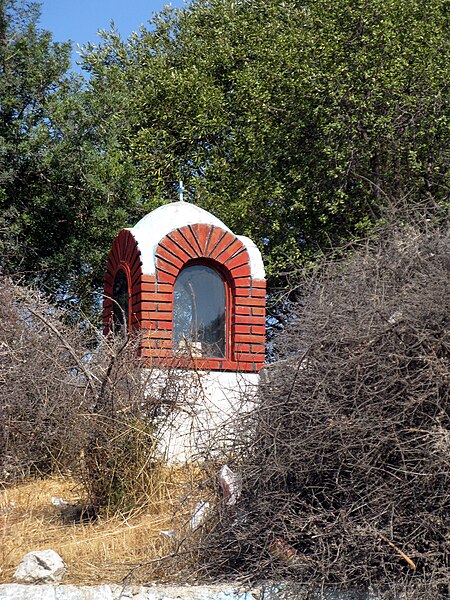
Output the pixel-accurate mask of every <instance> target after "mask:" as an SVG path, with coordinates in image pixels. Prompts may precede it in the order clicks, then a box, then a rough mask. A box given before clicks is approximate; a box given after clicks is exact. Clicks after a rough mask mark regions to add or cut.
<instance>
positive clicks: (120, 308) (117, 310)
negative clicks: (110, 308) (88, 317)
mask: <svg viewBox="0 0 450 600" xmlns="http://www.w3.org/2000/svg"><path fill="white" fill-rule="evenodd" d="M113 299H114V330H115V331H116V333H118V332H119V331H122V330H123V329H125V330H126V328H125V327H124V325H125V324H126V325H127V326H128V304H129V299H130V294H129V290H128V279H127V276H126V273H125V271H124V270H123V269H119V270H118V271H117V273H116V276H115V278H114V287H113Z"/></svg>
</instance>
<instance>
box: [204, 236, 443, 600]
mask: <svg viewBox="0 0 450 600" xmlns="http://www.w3.org/2000/svg"><path fill="white" fill-rule="evenodd" d="M278 344H279V351H280V352H281V353H282V356H283V359H282V360H280V361H279V362H277V363H275V364H273V365H271V366H270V367H268V368H267V370H266V376H265V380H264V381H263V383H262V385H261V397H260V404H259V405H258V407H257V409H256V410H255V411H254V412H253V413H252V414H251V415H250V418H249V419H247V420H246V421H244V422H243V423H242V428H243V434H242V435H241V436H240V437H239V438H238V439H240V441H241V443H240V445H239V444H237V447H236V451H235V460H236V465H237V468H238V469H239V470H240V471H241V472H242V475H243V492H242V497H241V500H240V502H239V504H238V505H237V507H232V508H228V509H226V507H225V508H223V509H222V510H221V512H220V514H217V515H216V517H217V518H216V519H215V521H212V522H211V523H210V526H209V527H208V528H206V527H205V529H206V531H205V533H204V537H203V539H202V544H201V547H200V549H199V552H200V555H201V556H202V557H203V560H204V566H203V570H204V571H203V572H204V574H205V575H208V576H211V575H212V576H217V575H220V574H223V573H227V574H228V575H229V576H230V575H232V576H236V575H238V574H239V575H240V576H248V577H249V578H250V579H259V578H263V579H267V578H269V579H270V578H275V579H279V578H284V577H287V578H292V579H295V580H297V581H302V582H308V583H309V584H311V586H313V588H315V589H316V590H317V589H320V587H321V586H323V585H325V586H335V585H338V586H340V587H344V588H352V589H354V590H355V589H356V590H357V589H366V590H367V589H368V588H370V587H372V589H375V590H378V594H379V597H383V598H388V597H398V596H397V595H396V594H397V591H398V589H402V590H403V593H404V594H405V596H402V597H405V598H408V599H410V598H420V599H423V598H438V597H447V595H448V593H449V589H448V582H449V579H450V571H449V542H450V538H449V535H450V533H449V532H450V514H449V510H450V502H449V500H450V486H449V483H450V482H449V450H450V432H449V377H450V368H449V358H450V238H449V236H448V234H444V235H442V234H439V233H417V232H416V230H415V229H414V228H408V229H406V230H404V231H402V232H400V233H398V232H397V233H395V232H389V231H388V232H384V233H383V234H382V235H381V236H380V238H379V239H378V241H375V242H374V241H372V242H367V243H365V244H364V245H362V247H360V248H359V249H358V250H357V251H355V252H354V253H353V255H352V256H351V257H350V258H346V259H345V260H343V261H341V262H340V263H339V264H336V263H334V264H330V265H328V267H326V268H323V269H321V270H320V271H318V272H317V273H316V275H315V276H313V277H312V278H310V279H309V282H308V284H307V285H306V289H305V294H304V296H303V299H302V301H301V302H299V303H298V305H297V307H296V309H295V311H294V315H293V320H292V323H291V325H290V327H289V328H288V329H286V331H285V332H284V333H283V334H282V335H281V337H280V338H279V340H278ZM249 432H252V434H251V435H250V436H249ZM202 548H204V550H202ZM396 590H397V591H396ZM308 597H309V596H308Z"/></svg>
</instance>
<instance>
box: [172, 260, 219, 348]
mask: <svg viewBox="0 0 450 600" xmlns="http://www.w3.org/2000/svg"><path fill="white" fill-rule="evenodd" d="M173 311H174V314H173V344H174V350H175V352H188V353H190V354H191V355H192V356H202V357H206V358H225V354H226V344H225V331H226V326H225V322H226V318H225V315H226V293H225V282H224V280H223V279H222V277H221V276H220V275H219V273H218V272H217V271H215V270H214V269H212V268H211V267H208V266H206V265H203V264H199V265H191V266H188V267H186V268H185V269H183V270H182V271H181V273H180V274H179V275H178V278H177V280H176V282H175V289H174V306H173Z"/></svg>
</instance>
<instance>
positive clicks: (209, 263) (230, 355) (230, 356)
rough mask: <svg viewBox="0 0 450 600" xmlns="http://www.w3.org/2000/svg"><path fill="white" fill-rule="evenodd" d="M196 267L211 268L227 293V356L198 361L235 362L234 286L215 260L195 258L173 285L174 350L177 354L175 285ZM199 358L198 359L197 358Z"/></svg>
mask: <svg viewBox="0 0 450 600" xmlns="http://www.w3.org/2000/svg"><path fill="white" fill-rule="evenodd" d="M195 266H205V267H209V268H210V269H211V270H212V271H214V272H215V273H217V275H218V276H219V277H220V279H221V280H222V283H223V285H224V291H225V294H224V295H225V356H223V357H217V356H199V357H198V359H199V360H202V361H205V360H206V361H208V360H227V361H232V360H234V352H233V343H232V311H233V293H232V284H231V282H230V277H229V275H228V273H227V272H226V271H225V269H224V268H223V266H222V265H221V264H220V263H217V262H216V261H214V260H210V259H207V258H202V257H199V258H193V259H191V260H188V261H186V262H185V263H184V265H183V266H182V267H181V269H180V270H179V272H178V274H177V276H176V278H175V281H174V283H173V290H172V340H171V341H172V349H173V353H174V354H175V352H176V348H175V344H174V334H175V285H176V282H177V279H178V277H179V276H180V275H181V273H182V272H183V271H185V270H186V269H188V268H189V267H195ZM195 358H197V357H195Z"/></svg>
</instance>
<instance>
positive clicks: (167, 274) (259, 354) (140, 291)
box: [103, 224, 266, 372]
mask: <svg viewBox="0 0 450 600" xmlns="http://www.w3.org/2000/svg"><path fill="white" fill-rule="evenodd" d="M139 254H140V253H139V249H138V246H137V243H136V240H135V239H134V237H133V236H132V234H131V233H130V232H129V231H127V230H123V231H122V232H121V233H120V234H119V235H118V236H117V238H116V240H115V241H114V244H113V248H112V250H111V252H110V256H109V259H108V266H107V273H106V275H105V296H106V298H105V301H104V312H103V319H104V329H105V332H108V331H109V330H110V326H111V319H112V314H113V313H112V302H111V300H108V296H110V297H111V296H112V292H113V284H114V277H115V276H116V273H117V271H118V270H119V269H121V268H122V269H123V270H124V271H125V272H126V273H127V277H129V285H130V310H129V315H130V317H129V327H130V329H132V330H133V329H137V328H141V329H147V330H148V336H146V338H147V341H146V343H145V344H144V347H143V348H142V349H141V352H142V355H143V356H144V357H146V358H148V360H149V362H152V363H153V364H156V365H157V366H168V365H170V366H180V367H191V368H192V367H195V368H198V369H213V370H229V371H246V372H257V371H259V369H260V368H261V367H262V365H263V364H264V354H265V308H266V300H265V296H266V282H265V280H261V279H253V278H252V275H251V268H250V258H249V255H248V252H247V249H246V248H245V246H244V245H243V243H242V242H241V241H240V240H239V239H238V238H237V237H236V236H235V235H233V234H232V233H230V232H228V231H225V230H223V229H221V228H220V227H216V226H213V225H207V224H196V225H186V226H184V227H180V228H179V229H176V230H174V231H172V232H170V233H169V234H168V235H167V236H166V237H164V238H163V239H162V240H161V242H160V243H159V244H158V247H157V249H156V253H155V264H156V277H154V276H150V275H144V274H142V264H141V261H140V257H139ZM196 262H199V263H202V264H206V265H210V266H211V267H212V268H215V269H216V270H217V271H218V272H219V273H221V275H222V277H223V279H224V281H225V285H226V287H227V313H228V322H227V338H228V340H227V349H226V358H224V359H221V358H191V357H188V356H181V357H180V356H178V355H176V356H175V355H174V352H173V347H172V328H173V293H174V285H175V280H176V278H177V277H178V274H179V273H180V271H181V270H182V269H183V268H184V267H185V266H186V265H189V264H194V263H196Z"/></svg>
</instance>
